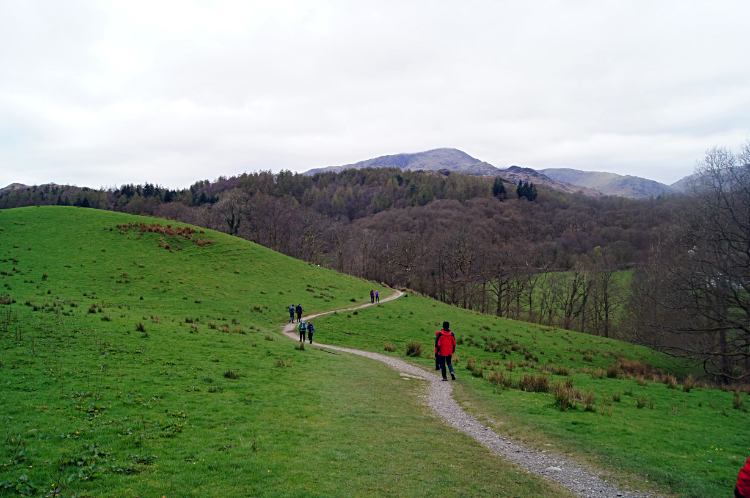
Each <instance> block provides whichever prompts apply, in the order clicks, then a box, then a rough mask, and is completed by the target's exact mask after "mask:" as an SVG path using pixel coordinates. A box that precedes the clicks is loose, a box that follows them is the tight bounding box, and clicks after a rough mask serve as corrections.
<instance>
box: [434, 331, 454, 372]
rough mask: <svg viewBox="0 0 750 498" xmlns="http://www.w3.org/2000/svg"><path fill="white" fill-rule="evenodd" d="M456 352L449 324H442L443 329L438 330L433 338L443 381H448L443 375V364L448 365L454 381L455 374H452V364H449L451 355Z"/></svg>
mask: <svg viewBox="0 0 750 498" xmlns="http://www.w3.org/2000/svg"><path fill="white" fill-rule="evenodd" d="M455 352H456V336H454V335H453V332H451V329H450V324H449V323H448V322H443V329H442V330H438V332H437V335H436V336H435V354H436V355H440V356H438V359H439V362H440V370H441V373H442V374H443V380H446V381H447V380H448V377H447V376H446V375H445V374H446V372H445V364H446V363H447V364H448V369H449V370H450V372H451V379H453V380H456V374H455V372H453V363H452V362H451V359H452V358H453V353H455Z"/></svg>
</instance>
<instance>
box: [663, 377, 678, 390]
mask: <svg viewBox="0 0 750 498" xmlns="http://www.w3.org/2000/svg"><path fill="white" fill-rule="evenodd" d="M664 383H665V384H666V385H667V387H668V388H669V389H676V388H677V378H676V377H675V376H674V375H672V374H667V375H665V376H664Z"/></svg>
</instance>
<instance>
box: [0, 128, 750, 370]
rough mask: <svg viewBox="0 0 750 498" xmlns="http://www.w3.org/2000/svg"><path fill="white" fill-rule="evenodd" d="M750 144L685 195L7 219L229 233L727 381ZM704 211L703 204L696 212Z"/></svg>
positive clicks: (744, 338)
mask: <svg viewBox="0 0 750 498" xmlns="http://www.w3.org/2000/svg"><path fill="white" fill-rule="evenodd" d="M748 164H750V142H747V143H745V144H743V146H742V147H741V150H740V152H739V153H737V154H734V153H733V152H732V151H730V150H728V149H725V148H714V149H713V150H711V151H708V152H707V154H706V157H705V158H704V159H702V161H700V162H699V163H698V166H697V167H696V173H697V175H696V179H695V181H694V185H692V191H691V193H689V194H686V195H682V194H670V195H666V196H660V197H657V198H649V199H639V200H636V199H626V198H622V197H613V196H604V197H600V198H591V197H586V196H584V195H583V194H573V195H571V194H565V193H561V192H557V191H553V190H547V189H544V188H538V189H537V187H535V186H534V185H530V184H520V185H515V184H514V183H512V182H507V181H504V180H503V179H502V178H500V177H478V176H471V175H465V174H461V173H455V172H449V171H446V170H441V171H437V172H432V171H430V172H425V171H408V170H407V171H402V170H400V169H398V168H363V169H349V170H344V171H342V172H339V173H334V172H327V173H316V174H314V175H312V176H306V175H302V174H298V173H292V172H289V171H281V172H279V173H272V172H270V171H260V172H255V173H245V174H242V175H239V176H234V177H229V178H227V177H223V176H220V177H219V178H217V179H216V180H215V181H213V182H212V181H209V180H202V181H198V182H196V183H194V184H193V185H191V186H190V187H189V188H187V189H183V190H171V189H168V188H165V187H162V186H159V185H153V184H150V183H144V184H141V185H123V186H120V187H119V188H118V187H112V188H101V189H90V188H85V187H84V188H78V187H74V186H60V185H52V184H50V185H43V186H38V187H28V188H25V189H22V190H15V191H12V192H10V193H6V194H5V195H2V196H0V209H8V208H14V207H23V206H33V205H76V206H80V207H84V208H85V207H89V208H96V209H104V210H113V211H120V212H125V213H130V214H140V215H150V216H158V217H161V218H166V219H171V220H175V221H180V222H186V223H191V224H194V225H197V226H201V227H206V228H210V229H215V230H219V231H223V232H225V233H228V234H230V235H236V236H238V237H241V238H244V239H247V240H251V241H253V242H256V243H258V244H261V245H263V246H266V247H269V248H271V249H273V250H275V251H279V252H281V253H284V254H287V255H290V256H292V257H294V258H297V259H300V260H303V261H307V262H309V263H311V264H315V265H320V266H325V267H329V268H332V269H335V270H337V271H340V272H343V273H347V274H350V275H354V276H357V277H361V278H365V279H368V280H372V281H376V282H382V283H384V284H386V285H388V286H391V287H403V288H408V289H410V290H412V291H414V292H417V293H421V294H423V295H425V296H428V297H431V298H434V299H437V300H439V301H441V302H444V303H448V304H452V305H455V306H459V307H462V308H465V309H471V310H475V311H478V312H482V313H489V314H494V315H497V316H503V317H508V318H513V319H519V320H525V321H529V322H534V323H539V324H544V325H550V326H559V327H562V328H564V329H569V330H577V331H581V332H586V333H590V334H594V335H599V336H604V337H611V338H617V339H622V340H626V341H630V342H634V343H639V344H645V345H648V346H650V347H652V348H654V349H657V350H660V351H664V352H666V353H668V354H671V355H673V356H675V357H682V358H688V359H689V360H690V361H692V362H694V364H695V365H696V366H698V365H700V366H701V368H702V369H703V370H704V372H705V374H706V375H707V376H711V377H714V379H715V380H717V381H720V382H732V381H739V380H741V379H743V378H745V377H746V376H748V373H750V298H748V296H749V295H750V294H749V292H750V226H748V224H747V219H748V218H749V216H748V215H750V177H749V176H748V169H749V168H750V166H748ZM696 199H697V200H698V201H697V200H696Z"/></svg>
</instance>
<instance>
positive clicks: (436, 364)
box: [435, 354, 440, 370]
mask: <svg viewBox="0 0 750 498" xmlns="http://www.w3.org/2000/svg"><path fill="white" fill-rule="evenodd" d="M435 370H440V355H439V354H436V355H435Z"/></svg>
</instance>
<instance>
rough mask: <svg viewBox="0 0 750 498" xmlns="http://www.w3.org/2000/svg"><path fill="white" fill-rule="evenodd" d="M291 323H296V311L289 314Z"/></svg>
mask: <svg viewBox="0 0 750 498" xmlns="http://www.w3.org/2000/svg"><path fill="white" fill-rule="evenodd" d="M289 321H290V322H292V323H294V311H290V312H289Z"/></svg>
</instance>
